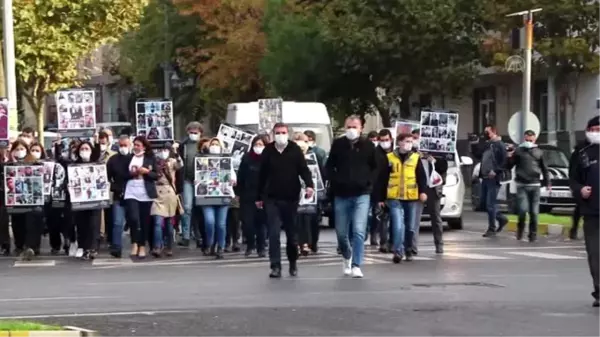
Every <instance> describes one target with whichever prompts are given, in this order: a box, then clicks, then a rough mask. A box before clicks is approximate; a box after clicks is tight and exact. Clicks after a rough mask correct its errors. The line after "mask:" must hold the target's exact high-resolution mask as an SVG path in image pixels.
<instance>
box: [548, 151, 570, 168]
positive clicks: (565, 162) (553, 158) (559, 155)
mask: <svg viewBox="0 0 600 337" xmlns="http://www.w3.org/2000/svg"><path fill="white" fill-rule="evenodd" d="M544 162H545V164H546V166H548V167H556V168H569V159H567V156H566V155H565V154H564V153H563V152H562V151H560V150H558V149H544Z"/></svg>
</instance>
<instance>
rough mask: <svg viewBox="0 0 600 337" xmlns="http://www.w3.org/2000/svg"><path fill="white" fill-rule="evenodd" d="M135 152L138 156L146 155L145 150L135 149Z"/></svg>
mask: <svg viewBox="0 0 600 337" xmlns="http://www.w3.org/2000/svg"><path fill="white" fill-rule="evenodd" d="M133 154H135V155H136V156H143V155H144V150H136V149H134V150H133Z"/></svg>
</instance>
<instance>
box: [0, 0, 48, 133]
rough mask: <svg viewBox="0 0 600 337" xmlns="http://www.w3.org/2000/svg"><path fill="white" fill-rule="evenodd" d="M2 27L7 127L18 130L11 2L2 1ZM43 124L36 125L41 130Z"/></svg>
mask: <svg viewBox="0 0 600 337" xmlns="http://www.w3.org/2000/svg"><path fill="white" fill-rule="evenodd" d="M2 9H3V10H2V29H3V35H4V71H5V74H6V94H7V96H8V97H7V98H8V129H9V130H10V131H14V132H16V131H18V130H17V128H18V126H19V121H18V118H19V117H18V114H17V77H16V65H15V36H14V27H13V2H12V0H3V1H2ZM43 128H44V126H43V125H42V126H41V127H38V129H42V130H43Z"/></svg>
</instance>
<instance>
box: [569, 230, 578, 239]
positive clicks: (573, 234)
mask: <svg viewBox="0 0 600 337" xmlns="http://www.w3.org/2000/svg"><path fill="white" fill-rule="evenodd" d="M569 239H571V240H577V232H576V231H575V232H573V231H571V232H569Z"/></svg>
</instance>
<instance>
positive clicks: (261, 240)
mask: <svg viewBox="0 0 600 337" xmlns="http://www.w3.org/2000/svg"><path fill="white" fill-rule="evenodd" d="M240 216H241V219H242V225H243V228H244V236H245V237H246V244H247V245H248V249H256V251H257V252H262V251H264V250H265V236H266V234H267V229H266V227H267V219H266V214H265V210H264V209H258V208H256V204H255V203H254V201H247V202H242V203H240Z"/></svg>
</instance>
